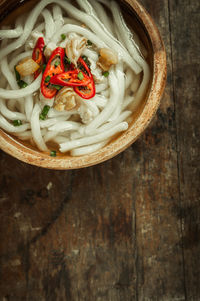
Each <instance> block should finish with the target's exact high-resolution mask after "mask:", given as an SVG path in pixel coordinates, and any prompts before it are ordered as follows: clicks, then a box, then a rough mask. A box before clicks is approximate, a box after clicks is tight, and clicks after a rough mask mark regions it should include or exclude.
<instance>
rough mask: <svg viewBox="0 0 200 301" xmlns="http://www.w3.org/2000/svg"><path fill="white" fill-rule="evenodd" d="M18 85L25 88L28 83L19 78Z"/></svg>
mask: <svg viewBox="0 0 200 301" xmlns="http://www.w3.org/2000/svg"><path fill="white" fill-rule="evenodd" d="M18 86H19V87H20V89H24V88H26V87H27V86H28V84H27V83H26V82H25V81H23V80H20V81H19V82H18Z"/></svg>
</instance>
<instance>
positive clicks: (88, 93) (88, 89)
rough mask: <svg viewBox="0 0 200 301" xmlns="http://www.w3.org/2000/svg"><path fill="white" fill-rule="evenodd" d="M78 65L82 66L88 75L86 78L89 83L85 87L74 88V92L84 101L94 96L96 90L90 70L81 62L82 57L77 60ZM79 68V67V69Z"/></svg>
mask: <svg viewBox="0 0 200 301" xmlns="http://www.w3.org/2000/svg"><path fill="white" fill-rule="evenodd" d="M78 63H79V65H82V66H83V67H84V69H85V70H86V72H87V73H88V76H89V78H90V83H89V84H87V86H81V87H74V91H75V92H76V93H77V94H78V95H79V96H80V97H82V98H84V99H90V98H92V97H94V96H95V94H96V90H95V84H94V79H93V76H92V73H91V71H90V68H89V67H88V65H87V64H86V62H85V61H84V60H83V58H82V57H80V58H79V59H78ZM80 68H81V67H80Z"/></svg>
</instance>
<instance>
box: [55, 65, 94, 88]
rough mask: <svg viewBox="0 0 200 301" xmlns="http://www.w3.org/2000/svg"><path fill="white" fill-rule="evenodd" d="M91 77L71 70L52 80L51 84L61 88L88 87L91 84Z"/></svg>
mask: <svg viewBox="0 0 200 301" xmlns="http://www.w3.org/2000/svg"><path fill="white" fill-rule="evenodd" d="M90 80H91V79H90V78H89V76H88V75H87V74H86V73H84V72H83V71H81V70H79V69H75V70H70V71H67V72H64V73H61V74H58V75H55V76H53V77H52V78H51V80H50V83H51V84H54V85H60V86H71V87H76V86H87V85H88V84H89V83H90Z"/></svg>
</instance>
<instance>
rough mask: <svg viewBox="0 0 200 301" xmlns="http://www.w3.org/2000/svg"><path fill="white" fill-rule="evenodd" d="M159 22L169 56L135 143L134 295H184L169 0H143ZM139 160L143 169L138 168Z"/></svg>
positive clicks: (181, 297) (155, 297)
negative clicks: (157, 99) (153, 111)
mask: <svg viewBox="0 0 200 301" xmlns="http://www.w3.org/2000/svg"><path fill="white" fill-rule="evenodd" d="M142 3H143V4H144V5H145V7H146V8H147V9H148V11H149V13H150V14H151V15H152V17H153V18H154V20H155V21H156V23H157V24H158V26H159V29H160V32H161V35H162V37H163V40H164V43H165V46H166V51H167V57H168V78H167V86H166V90H165V93H164V97H163V101H162V103H161V106H160V109H159V111H158V114H157V116H156V119H155V120H154V122H153V123H152V126H151V128H149V130H147V131H146V133H145V135H144V136H143V139H141V140H140V141H139V142H138V143H136V144H135V145H133V149H134V148H135V147H137V146H138V144H139V143H140V146H139V149H138V151H139V157H140V160H141V165H140V169H138V173H139V175H138V177H137V178H136V179H137V181H136V183H135V198H136V230H137V231H136V236H137V271H139V272H138V280H137V285H138V299H139V300H185V289H184V274H183V257H182V245H181V242H182V237H181V231H180V219H178V218H177V216H175V215H174V214H173V212H174V208H176V207H177V206H178V205H179V188H178V173H177V146H176V124H175V115H174V113H175V108H174V99H173V89H172V65H171V59H170V58H171V44H170V36H169V11H168V1H148V0H145V1H142ZM142 166H143V169H142Z"/></svg>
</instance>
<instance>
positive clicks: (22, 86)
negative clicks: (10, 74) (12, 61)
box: [14, 66, 28, 89]
mask: <svg viewBox="0 0 200 301" xmlns="http://www.w3.org/2000/svg"><path fill="white" fill-rule="evenodd" d="M14 69H15V76H16V81H17V84H18V86H19V87H20V89H23V88H26V87H27V86H28V84H27V83H26V82H25V81H23V80H22V79H21V76H20V74H19V72H18V71H17V69H16V66H15V67H14Z"/></svg>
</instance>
